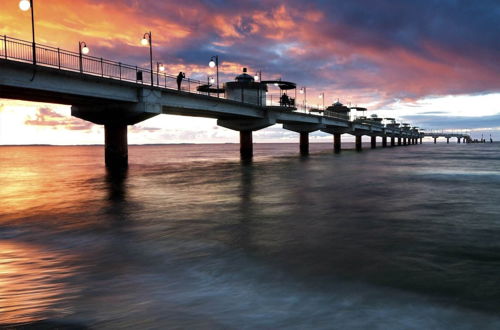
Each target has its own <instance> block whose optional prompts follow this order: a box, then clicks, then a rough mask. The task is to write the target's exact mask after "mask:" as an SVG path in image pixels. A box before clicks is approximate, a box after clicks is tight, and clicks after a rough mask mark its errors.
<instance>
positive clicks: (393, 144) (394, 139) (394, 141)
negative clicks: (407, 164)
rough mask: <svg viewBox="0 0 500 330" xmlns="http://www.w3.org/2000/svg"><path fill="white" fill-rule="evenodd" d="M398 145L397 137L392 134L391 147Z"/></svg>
mask: <svg viewBox="0 0 500 330" xmlns="http://www.w3.org/2000/svg"><path fill="white" fill-rule="evenodd" d="M394 146H396V138H395V137H394V136H391V147H394Z"/></svg>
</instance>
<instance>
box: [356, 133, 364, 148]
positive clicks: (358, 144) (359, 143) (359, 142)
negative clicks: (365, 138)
mask: <svg viewBox="0 0 500 330" xmlns="http://www.w3.org/2000/svg"><path fill="white" fill-rule="evenodd" d="M362 149H363V146H362V145H361V135H356V150H357V151H361V150H362Z"/></svg>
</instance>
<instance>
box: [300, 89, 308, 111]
mask: <svg viewBox="0 0 500 330" xmlns="http://www.w3.org/2000/svg"><path fill="white" fill-rule="evenodd" d="M299 93H300V94H304V111H305V110H307V88H306V86H304V87H302V88H301V89H300V90H299Z"/></svg>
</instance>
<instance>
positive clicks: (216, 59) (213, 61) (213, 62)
mask: <svg viewBox="0 0 500 330" xmlns="http://www.w3.org/2000/svg"><path fill="white" fill-rule="evenodd" d="M208 66H209V67H211V68H214V67H215V68H216V71H217V97H219V55H214V56H212V57H210V62H208Z"/></svg>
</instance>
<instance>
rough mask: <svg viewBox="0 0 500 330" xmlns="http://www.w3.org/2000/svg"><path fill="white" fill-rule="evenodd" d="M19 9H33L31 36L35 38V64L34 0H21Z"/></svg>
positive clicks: (34, 51) (34, 59)
mask: <svg viewBox="0 0 500 330" xmlns="http://www.w3.org/2000/svg"><path fill="white" fill-rule="evenodd" d="M19 9H21V10H22V11H28V10H30V9H31V36H32V38H33V45H32V47H33V65H36V44H35V14H34V6H33V0H21V1H19Z"/></svg>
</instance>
